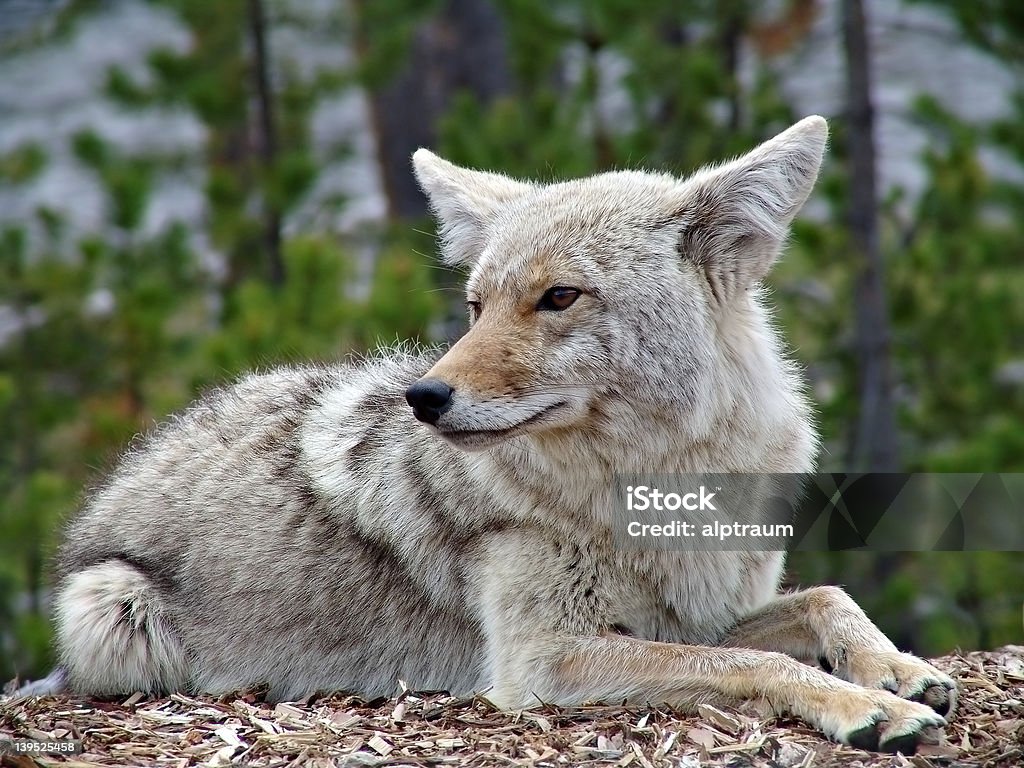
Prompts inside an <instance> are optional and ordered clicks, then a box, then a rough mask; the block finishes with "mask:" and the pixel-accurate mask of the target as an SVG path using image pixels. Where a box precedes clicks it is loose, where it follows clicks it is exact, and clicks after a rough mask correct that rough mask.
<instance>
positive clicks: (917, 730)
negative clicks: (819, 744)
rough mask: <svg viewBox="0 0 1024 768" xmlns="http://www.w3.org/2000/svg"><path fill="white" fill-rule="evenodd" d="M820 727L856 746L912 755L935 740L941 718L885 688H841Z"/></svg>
mask: <svg viewBox="0 0 1024 768" xmlns="http://www.w3.org/2000/svg"><path fill="white" fill-rule="evenodd" d="M833 706H834V709H830V711H828V712H826V713H825V715H824V717H823V718H822V723H821V724H820V727H821V728H822V730H824V731H825V732H826V733H827V734H828V735H829V736H831V737H832V738H833V739H835V740H836V741H841V742H842V743H844V744H849V745H850V746H851V747H857V748H858V749H869V750H875V751H877V750H880V751H882V752H902V753H903V754H905V755H911V754H913V753H914V752H915V751H916V750H917V747H918V746H919V745H921V744H930V743H936V742H937V741H938V736H939V732H938V729H939V728H941V727H942V726H944V725H945V724H946V721H945V719H944V718H942V717H941V716H940V715H938V714H936V713H935V712H934V711H933V710H932V709H931V708H930V707H927V706H925V705H924V704H918V703H917V702H915V701H907V700H905V699H901V698H899V697H898V696H894V695H893V694H891V693H889V692H888V691H869V690H867V689H864V691H863V692H861V691H857V692H852V693H851V692H844V693H843V694H842V695H841V696H839V697H837V700H836V702H835V704H834V705H833Z"/></svg>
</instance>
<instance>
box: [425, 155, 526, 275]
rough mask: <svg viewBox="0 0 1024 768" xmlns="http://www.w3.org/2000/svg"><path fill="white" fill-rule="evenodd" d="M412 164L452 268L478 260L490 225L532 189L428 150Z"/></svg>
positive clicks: (446, 258) (445, 256)
mask: <svg viewBox="0 0 1024 768" xmlns="http://www.w3.org/2000/svg"><path fill="white" fill-rule="evenodd" d="M412 164H413V168H414V169H415V170H416V179H417V181H419V183H420V186H421V187H422V188H423V191H424V192H425V193H426V195H427V199H428V200H430V207H431V209H432V210H433V211H434V214H435V215H436V216H437V220H438V222H439V223H440V224H441V238H442V240H443V241H444V257H443V258H444V261H445V262H446V263H448V264H452V265H464V264H471V263H473V262H474V261H476V259H477V258H478V257H479V255H480V251H481V250H483V247H484V240H485V230H486V228H487V224H488V222H490V220H491V219H492V218H493V217H494V216H495V214H496V212H497V211H498V209H499V208H500V207H501V206H502V205H504V204H506V203H508V202H511V201H512V200H515V199H516V198H518V197H520V196H522V195H524V194H525V193H526V192H528V191H529V190H530V189H531V185H529V184H524V183H523V182H520V181H515V180H514V179H510V178H509V177H508V176H502V175H501V174H498V173H485V172H484V171H471V170H469V169H468V168H460V167H459V166H457V165H453V164H452V163H449V162H448V161H447V160H442V159H441V158H440V157H438V156H437V155H435V154H434V153H433V152H431V151H429V150H426V149H417V150H416V152H415V153H414V154H413V156H412Z"/></svg>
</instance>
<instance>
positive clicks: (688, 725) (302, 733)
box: [0, 646, 1024, 768]
mask: <svg viewBox="0 0 1024 768" xmlns="http://www.w3.org/2000/svg"><path fill="white" fill-rule="evenodd" d="M935 663H936V665H937V666H939V667H940V668H942V669H944V670H946V671H947V672H949V673H950V674H951V675H952V676H953V677H954V678H956V680H957V681H958V683H959V685H960V696H961V699H960V702H961V703H960V711H959V712H958V715H957V717H956V718H955V719H954V720H953V722H952V723H951V724H950V725H949V726H948V727H947V729H946V733H945V739H944V741H943V742H942V743H941V744H937V745H934V746H927V747H925V748H924V749H923V750H921V751H920V752H919V753H918V754H917V755H913V756H903V755H879V754H874V753H870V752H863V751H860V750H856V749H852V748H850V747H844V746H841V745H838V744H833V743H831V742H828V741H826V740H825V739H824V738H823V737H822V736H821V735H820V734H819V733H817V732H816V731H814V730H813V729H811V728H809V727H807V726H806V725H804V724H803V723H801V722H799V721H795V720H789V719H780V718H773V717H762V716H759V715H757V714H756V713H755V712H754V710H753V709H741V710H730V711H724V710H720V709H715V708H711V707H703V708H701V711H700V712H699V713H698V714H695V715H688V716H680V715H677V714H675V713H673V712H671V711H668V710H665V709H636V708H621V707H583V708H578V709H556V708H543V709H537V710H532V711H527V712H520V713H506V712H498V711H496V710H495V709H494V708H493V707H491V706H490V705H489V704H488V703H487V702H486V701H484V700H483V699H479V698H478V699H457V698H453V697H450V696H445V695H441V694H416V693H405V694H403V695H401V696H399V697H398V698H396V699H390V700H380V701H374V702H365V701H362V700H360V699H358V698H353V697H347V696H333V697H329V698H319V699H313V700H309V701H302V702H294V703H287V704H277V705H274V704H267V703H265V702H263V701H261V700H260V698H259V695H258V694H246V695H239V696H232V697H221V698H210V697H193V696H182V695H174V696H170V697H168V698H161V699H151V698H146V697H143V696H142V695H141V694H136V695H134V696H131V697H129V698H128V699H125V700H122V701H117V702H101V701H96V700H85V699H79V698H67V697H56V698H32V699H11V698H6V699H2V698H0V740H3V739H11V738H23V739H24V738H27V739H35V740H51V739H69V738H74V739H80V740H81V741H82V744H83V749H84V751H83V752H82V753H81V754H79V755H75V756H57V755H47V756H38V757H34V758H30V757H27V756H23V755H22V756H12V755H10V754H8V755H5V756H3V757H2V758H0V764H2V766H4V768H7V767H8V766H11V767H17V768H29V766H35V765H60V766H63V767H64V768H68V767H69V766H78V767H80V768H85V767H86V766H112V765H131V766H168V767H169V768H189V767H190V766H208V767H209V768H216V767H217V766H229V765H248V766H273V767H274V768H321V767H324V768H326V767H327V766H350V765H351V766H448V765H451V766H492V765H493V766H538V767H540V766H619V767H620V768H626V766H634V767H635V768H654V767H655V766H656V767H658V768H661V767H662V766H672V767H673V768H699V767H700V766H722V767H724V766H728V768H810V767H811V766H814V767H815V768H827V767H828V766H849V767H850V768H882V767H883V766H884V767H885V768H890V767H892V768H904V767H906V768H930V767H932V766H935V767H936V768H939V767H942V766H949V767H950V768H960V767H961V766H963V767H967V766H972V767H973V766H978V767H980V768H1011V767H1013V768H1018V767H1019V766H1024V646H1007V647H1005V648H1002V649H1000V650H998V651H995V652H991V653H965V654H954V655H950V656H945V657H943V658H940V659H937V660H935Z"/></svg>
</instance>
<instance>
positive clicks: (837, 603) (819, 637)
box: [722, 587, 956, 715]
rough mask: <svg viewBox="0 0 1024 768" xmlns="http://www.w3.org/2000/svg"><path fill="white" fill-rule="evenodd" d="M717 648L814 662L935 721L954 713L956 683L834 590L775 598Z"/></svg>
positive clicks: (795, 593)
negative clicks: (918, 707) (919, 706)
mask: <svg viewBox="0 0 1024 768" xmlns="http://www.w3.org/2000/svg"><path fill="white" fill-rule="evenodd" d="M722 644H723V645H727V646H733V647H743V648H757V649H760V650H765V651H779V652H781V653H786V654H789V655H790V656H795V657H796V658H798V659H805V660H808V661H819V660H820V662H821V663H822V665H823V666H825V667H826V669H829V670H831V671H832V672H833V673H834V674H835V675H837V676H838V677H841V678H842V679H843V680H849V681H850V682H852V683H856V684H857V685H863V686H866V687H868V688H884V689H886V690H889V691H892V692H893V693H895V694H897V695H898V696H901V697H902V698H905V699H912V700H914V701H921V702H923V703H925V704H927V705H928V706H930V707H931V708H932V709H934V710H935V711H936V712H938V713H939V714H940V715H949V714H952V713H953V711H954V710H955V709H956V683H954V682H953V680H952V678H950V677H949V676H948V675H946V674H943V673H942V672H940V671H939V670H937V669H936V668H935V667H933V666H932V665H931V664H929V663H928V662H926V661H923V660H921V659H919V658H917V657H916V656H911V655H910V654H908V653H900V651H899V650H897V648H896V646H895V645H893V644H892V642H891V641H890V640H889V638H887V637H886V636H885V635H883V634H882V632H881V631H880V630H879V629H878V627H876V626H875V625H874V624H873V623H872V622H871V620H870V619H869V618H868V617H867V616H866V615H865V614H864V611H863V610H861V608H860V606H858V605H857V604H856V603H855V602H854V601H853V599H852V598H851V597H850V596H849V595H847V594H846V592H844V591H843V590H842V589H840V588H839V587H815V588H813V589H807V590H804V591H802V592H794V593H791V594H787V595H780V596H779V597H778V598H776V599H775V600H773V601H772V602H771V603H769V604H768V605H766V606H765V607H764V608H762V609H761V610H759V611H757V612H755V613H754V614H751V615H750V616H747V617H746V618H744V619H743V620H742V621H741V622H740V623H739V624H738V625H737V626H736V627H735V628H733V629H732V630H731V631H730V632H729V635H728V636H727V637H726V639H725V641H724V642H723V643H722Z"/></svg>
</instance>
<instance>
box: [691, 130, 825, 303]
mask: <svg viewBox="0 0 1024 768" xmlns="http://www.w3.org/2000/svg"><path fill="white" fill-rule="evenodd" d="M827 139H828V126H827V125H826V123H825V120H824V119H823V118H821V117H818V116H813V117H807V118H804V119H803V120H801V121H800V122H799V123H797V124H796V125H794V126H793V127H791V128H789V129H788V130H786V131H783V132H782V133H780V134H779V135H778V136H776V137H775V138H774V139H770V140H769V141H766V142H765V143H764V144H762V145H760V146H759V147H757V148H756V149H754V150H753V151H751V152H750V153H748V154H746V155H743V156H742V157H740V158H737V159H736V160H733V161H732V162H730V163H726V164H724V165H720V166H717V167H711V168H708V169H705V170H702V171H700V172H698V173H697V174H696V175H695V176H693V177H692V178H690V179H689V180H687V181H686V182H684V183H683V184H682V185H681V187H680V197H679V198H678V199H677V204H676V205H675V206H674V212H673V218H674V219H675V220H676V221H677V222H679V223H681V224H682V225H683V229H682V233H681V235H680V239H679V250H680V253H681V254H682V256H683V257H684V258H688V259H692V260H693V261H694V262H696V263H697V264H698V265H699V266H700V267H701V268H703V270H704V272H705V274H706V275H707V279H708V282H709V284H710V285H711V290H712V292H713V293H714V295H715V297H716V298H717V300H718V301H719V302H720V303H721V302H727V301H729V300H730V299H731V298H733V297H734V296H736V295H738V294H739V293H741V292H742V291H745V290H746V289H747V288H749V287H750V286H751V285H753V284H754V283H756V282H757V281H758V280H760V279H761V278H763V277H764V276H765V275H766V274H768V270H769V269H771V266H772V264H773V263H774V262H775V260H776V259H777V258H778V256H779V253H780V252H781V250H782V246H783V244H784V243H785V240H786V237H787V235H788V234H789V225H790V223H791V222H792V221H793V217H794V216H796V214H797V212H798V211H799V210H800V208H801V207H802V206H803V204H804V202H805V201H806V200H807V197H808V195H810V193H811V188H812V187H813V186H814V182H815V180H816V179H817V178H818V169H819V168H820V167H821V159H822V155H823V154H824V152H825V143H826V141H827Z"/></svg>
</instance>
